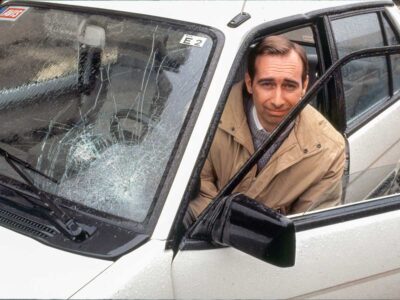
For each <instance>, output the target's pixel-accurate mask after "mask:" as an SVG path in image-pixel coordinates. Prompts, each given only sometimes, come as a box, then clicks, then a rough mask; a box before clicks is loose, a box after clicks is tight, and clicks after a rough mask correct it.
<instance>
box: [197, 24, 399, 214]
mask: <svg viewBox="0 0 400 300" xmlns="http://www.w3.org/2000/svg"><path fill="white" fill-rule="evenodd" d="M314 30H317V29H314V28H313V27H312V26H310V25H308V26H302V27H297V28H294V29H292V30H286V31H284V32H279V33H277V34H276V35H283V36H285V37H286V38H288V39H289V40H291V41H293V42H296V43H298V44H300V45H301V46H303V47H304V49H305V51H306V54H307V58H308V61H309V80H310V83H309V86H308V88H309V87H310V86H311V85H312V84H313V83H314V82H315V81H316V80H317V79H318V77H319V76H320V75H321V72H323V69H322V68H321V64H322V61H323V57H321V56H320V53H321V52H319V50H318V48H319V45H318V43H319V41H318V39H316V35H315V32H314ZM256 42H258V40H256V41H255V43H256ZM255 43H254V44H252V45H251V46H250V47H254V46H255ZM392 59H393V58H392ZM244 60H245V61H246V58H244ZM246 70H247V65H246V64H244V63H242V64H240V67H239V69H238V71H237V75H236V78H235V80H234V82H239V81H240V80H243V76H244V75H243V74H244V73H245V72H246ZM325 95H327V93H322V89H321V90H320V92H319V93H318V95H317V96H315V97H314V99H313V100H312V101H311V105H313V106H314V107H316V108H318V109H320V110H321V103H323V101H329V99H324V98H323V97H324V96H325ZM326 107H330V106H326ZM326 113H327V114H328V115H329V114H332V113H335V112H331V111H329V112H326ZM206 164H207V162H206ZM347 171H348V170H347ZM347 171H345V174H347V173H346V172H347ZM376 171H377V170H369V172H371V174H372V173H374V175H371V176H375V177H376V176H380V175H381V173H379V172H376ZM377 174H378V175H377ZM379 174H380V175H379ZM356 176H357V174H352V176H351V177H350V180H351V179H352V178H354V177H356ZM344 179H345V177H344ZM343 182H344V183H346V182H345V180H343ZM399 182H400V175H399V172H398V168H392V172H391V173H390V176H388V177H385V178H384V179H383V180H382V181H380V182H378V183H379V184H378V185H376V182H370V183H367V184H369V185H368V187H367V189H370V193H369V194H368V197H362V198H352V200H350V201H349V200H348V199H350V197H352V194H351V193H344V194H343V195H346V196H347V198H346V200H345V201H344V203H348V202H357V201H362V200H366V199H371V198H379V197H382V196H386V195H390V194H393V193H398V191H399V190H398V186H399ZM198 186H200V182H198ZM345 188H346V186H345ZM199 189H200V188H199ZM198 192H199V191H198V190H196V193H198ZM345 192H347V191H345ZM192 196H193V197H194V196H195V195H192ZM353 196H354V195H353ZM278 210H280V209H278ZM282 212H285V211H282Z"/></svg>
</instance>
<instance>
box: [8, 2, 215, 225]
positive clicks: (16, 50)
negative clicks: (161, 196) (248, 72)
mask: <svg viewBox="0 0 400 300" xmlns="http://www.w3.org/2000/svg"><path fill="white" fill-rule="evenodd" d="M194 28H195V26H191V27H187V26H186V25H174V24H171V23H170V22H168V23H166V22H162V21H160V20H152V19H148V20H145V19H135V18H133V17H120V16H105V15H104V14H103V15H95V14H92V13H90V14H85V13H77V12H72V11H61V10H56V9H42V8H32V7H30V8H27V7H25V9H24V10H23V12H22V13H20V14H19V15H18V17H17V18H15V19H14V20H0V71H1V74H2V76H0V124H1V127H0V128H1V131H0V147H1V148H2V149H4V150H6V151H8V152H9V153H11V154H13V155H14V156H16V157H18V158H20V159H22V160H25V161H27V162H29V163H30V164H31V165H32V166H34V167H35V168H37V169H38V170H40V171H42V172H44V173H45V174H47V175H49V176H52V177H54V178H56V179H57V180H58V181H59V184H55V183H52V182H51V181H49V180H46V179H44V178H43V177H40V176H36V175H34V174H33V173H30V175H31V177H32V179H33V180H34V182H35V184H36V185H38V186H40V187H41V188H42V189H44V190H46V191H48V192H50V193H52V194H55V195H58V196H61V197H64V198H66V199H69V200H71V201H73V202H77V203H80V204H83V205H86V206H88V207H91V208H94V209H96V210H99V211H102V212H106V213H109V214H112V215H115V216H119V217H123V218H127V219H131V220H134V221H136V222H142V221H143V220H145V218H146V216H148V215H149V213H151V207H152V203H153V202H154V199H155V197H156V191H157V189H158V187H159V185H160V183H161V182H162V179H163V175H164V174H165V172H166V171H167V165H168V161H169V160H170V159H171V156H172V154H173V149H174V147H175V145H177V144H178V143H179V140H178V137H179V132H180V131H181V129H182V126H183V123H184V119H185V117H186V115H187V113H188V109H189V107H190V105H191V104H192V102H193V101H194V100H195V97H196V94H197V90H198V88H199V86H200V85H201V79H202V77H203V74H204V72H205V71H206V67H207V61H208V59H209V57H210V55H211V52H212V48H213V41H212V39H211V38H210V37H209V36H208V35H207V34H205V33H203V32H200V31H199V32H197V31H196V30H195V29H194ZM0 174H1V175H2V176H3V177H4V176H6V177H7V178H12V179H13V180H18V181H19V182H23V180H21V178H20V177H19V175H18V174H17V173H15V172H14V171H13V170H12V168H10V166H9V165H8V164H6V163H5V161H4V159H3V158H1V162H0ZM3 177H2V178H3Z"/></svg>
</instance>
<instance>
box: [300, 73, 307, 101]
mask: <svg viewBox="0 0 400 300" xmlns="http://www.w3.org/2000/svg"><path fill="white" fill-rule="evenodd" d="M307 87H308V75H307V77H306V80H305V81H304V83H303V90H302V92H301V96H302V97H303V96H304V95H305V93H306V91H307Z"/></svg>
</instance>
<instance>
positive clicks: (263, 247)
mask: <svg viewBox="0 0 400 300" xmlns="http://www.w3.org/2000/svg"><path fill="white" fill-rule="evenodd" d="M187 236H188V237H189V238H190V239H200V240H206V241H209V242H212V243H215V244H217V245H222V246H231V247H233V248H235V249H237V250H240V251H242V252H245V253H247V254H249V255H252V256H254V257H257V258H258V259H261V260H263V261H265V262H268V263H270V264H273V265H275V266H279V267H291V266H294V263H295V252H296V238H295V228H294V224H293V221H292V220H290V219H289V218H287V217H285V216H284V215H282V214H279V213H277V212H276V211H274V210H273V209H271V208H268V207H266V206H264V205H262V204H260V203H258V202H257V201H255V200H253V199H251V198H249V197H247V196H245V195H243V194H234V195H231V196H227V197H224V198H221V199H216V200H215V201H214V202H213V203H212V204H211V205H210V206H209V207H208V208H207V209H206V210H205V211H204V212H203V213H202V214H201V215H200V216H199V219H198V220H197V222H196V223H195V224H194V225H193V226H192V227H191V228H190V230H189V232H188V235H187Z"/></svg>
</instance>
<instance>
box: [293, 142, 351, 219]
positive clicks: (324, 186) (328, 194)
mask: <svg viewBox="0 0 400 300" xmlns="http://www.w3.org/2000/svg"><path fill="white" fill-rule="evenodd" d="M343 148H344V147H343ZM345 160H346V159H345V151H344V149H341V150H340V151H338V152H337V153H336V155H335V156H334V159H333V160H332V163H331V165H330V166H329V168H328V170H327V172H326V173H325V175H324V176H323V177H322V179H321V180H320V181H318V182H317V183H315V184H314V185H312V186H311V187H310V188H308V189H307V190H306V191H305V192H304V193H303V194H302V195H301V196H300V197H299V199H298V200H297V201H296V202H295V203H294V204H293V205H292V207H291V211H290V213H292V214H295V213H301V212H306V211H310V210H316V209H323V208H327V207H332V206H336V205H339V204H340V202H341V198H342V176H343V172H344V166H345Z"/></svg>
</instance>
